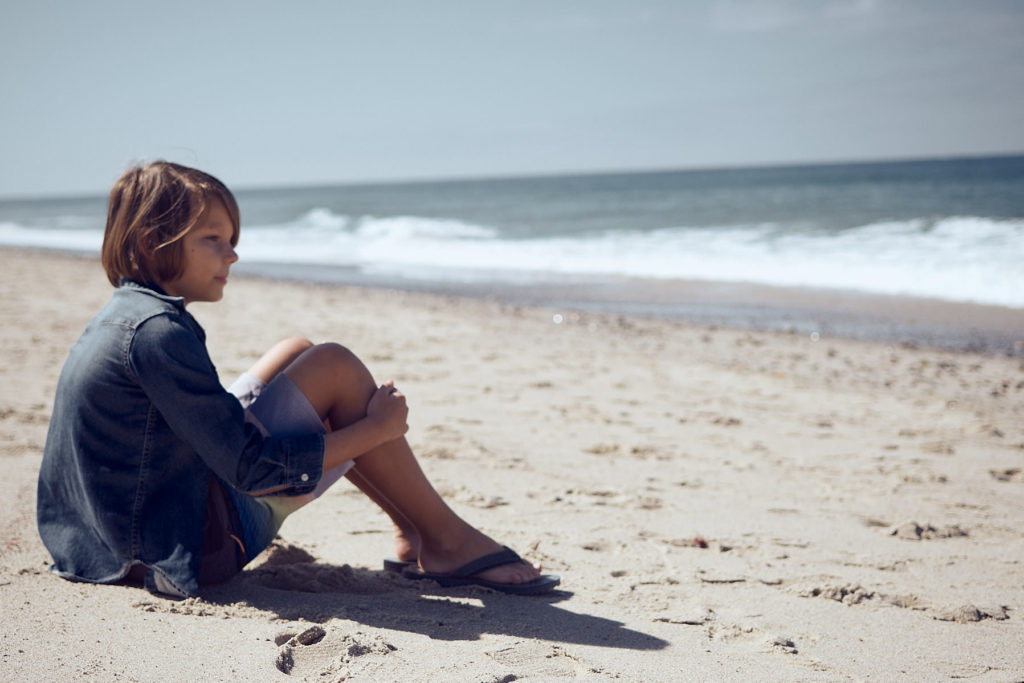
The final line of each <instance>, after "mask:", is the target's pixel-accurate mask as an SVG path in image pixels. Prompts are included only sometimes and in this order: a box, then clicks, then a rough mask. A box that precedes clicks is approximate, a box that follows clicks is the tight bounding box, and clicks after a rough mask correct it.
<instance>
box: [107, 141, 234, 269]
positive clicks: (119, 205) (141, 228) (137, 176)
mask: <svg viewBox="0 0 1024 683" xmlns="http://www.w3.org/2000/svg"><path fill="white" fill-rule="evenodd" d="M218 201H219V202H222V203H223V204H224V208H225V209H227V212H228V216H230V218H231V222H232V224H233V227H234V233H233V235H232V238H231V240H232V241H231V244H232V246H233V245H235V244H237V243H238V230H239V217H238V203H237V202H236V201H235V198H234V196H233V195H232V194H231V191H230V190H228V188H227V187H226V186H225V185H224V183H222V182H221V181H219V180H217V179H216V178H214V177H213V176H212V175H210V174H209V173H203V172H202V171H199V170H196V169H194V168H189V167H187V166H181V165H179V164H172V163H170V162H167V161H154V162H153V163H150V164H146V165H144V166H135V167H134V168H131V169H129V170H128V171H127V172H126V173H125V174H124V175H123V176H121V177H120V178H119V179H118V181H117V182H116V183H114V188H113V189H112V190H111V191H110V205H109V208H108V211H107V227H106V230H105V232H104V234H103V251H102V255H103V268H104V269H105V270H106V271H107V279H108V280H110V282H111V284H113V285H114V286H115V287H117V286H118V285H119V284H120V283H121V280H122V279H123V278H127V279H130V280H135V281H137V282H142V283H147V284H155V283H160V282H168V281H171V280H174V279H175V278H177V277H178V276H180V275H181V273H182V267H183V265H184V256H183V252H182V238H183V237H184V236H185V235H187V234H188V232H189V231H190V230H191V229H192V228H193V227H195V225H196V223H197V222H198V221H199V219H200V217H201V216H202V215H203V212H204V211H206V209H207V207H209V206H210V205H211V203H213V202H218Z"/></svg>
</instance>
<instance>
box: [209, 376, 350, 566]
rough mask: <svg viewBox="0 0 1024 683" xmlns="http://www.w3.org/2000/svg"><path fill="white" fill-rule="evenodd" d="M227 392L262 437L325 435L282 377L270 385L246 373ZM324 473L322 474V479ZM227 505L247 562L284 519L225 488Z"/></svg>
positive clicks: (335, 473)
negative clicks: (238, 527) (237, 524)
mask: <svg viewBox="0 0 1024 683" xmlns="http://www.w3.org/2000/svg"><path fill="white" fill-rule="evenodd" d="M228 391H229V392H231V393H232V394H234V395H235V396H237V397H238V400H239V402H241V404H242V407H243V408H245V419H246V422H250V423H252V424H253V425H255V426H256V427H257V428H258V429H259V430H260V432H262V433H263V435H264V436H276V437H289V436H300V435H303V434H326V433H327V430H326V429H325V428H324V425H323V422H322V421H321V420H320V416H319V415H317V412H316V409H315V408H313V406H312V405H311V404H310V402H309V400H308V399H307V398H306V395H305V394H303V393H302V390H300V389H299V388H298V387H297V386H295V383H294V382H293V381H292V380H291V378H289V377H288V376H287V375H285V374H284V373H281V374H279V375H278V376H277V377H275V378H274V379H273V380H272V381H271V382H270V384H265V383H264V382H263V381H261V380H260V379H258V378H256V377H253V376H252V375H250V374H249V373H243V374H242V376H241V377H239V378H238V379H237V380H236V381H235V383H234V384H232V385H231V386H230V387H228ZM351 467H352V463H351V462H350V463H346V465H345V466H343V467H339V468H335V469H334V470H331V472H330V475H331V476H329V477H327V476H325V477H324V478H323V480H322V481H321V485H318V486H317V490H316V491H314V494H313V495H314V497H316V496H319V495H320V493H322V492H323V490H324V489H326V487H327V486H329V485H330V484H332V483H334V482H335V481H337V480H338V479H339V478H340V477H341V476H342V475H344V474H345V472H347V471H348V470H349V469H350V468H351ZM326 474H328V473H325V475H326ZM224 489H225V490H226V491H227V492H228V495H229V496H230V498H231V502H232V503H233V504H234V506H235V510H236V511H237V512H238V517H239V520H240V521H241V524H242V542H243V543H244V544H245V552H246V555H247V556H248V559H249V560H252V559H253V558H254V557H256V556H257V555H259V554H260V553H261V552H262V551H263V550H264V549H265V548H266V547H267V546H269V545H270V543H271V542H272V541H273V540H274V537H275V536H276V535H277V532H278V530H279V529H280V528H281V524H282V523H283V522H284V516H283V515H282V514H281V513H280V512H278V513H277V514H275V508H274V507H272V506H271V505H270V504H269V503H268V502H267V501H266V499H265V498H256V497H253V496H249V495H246V494H245V493H241V492H240V491H236V490H235V489H234V488H232V487H231V486H225V487H224Z"/></svg>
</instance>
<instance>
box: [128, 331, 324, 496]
mask: <svg viewBox="0 0 1024 683" xmlns="http://www.w3.org/2000/svg"><path fill="white" fill-rule="evenodd" d="M126 351H127V357H126V363H127V365H128V368H127V369H128V371H129V372H130V373H131V374H133V375H134V377H135V379H136V381H137V382H138V383H139V385H140V386H141V387H142V389H143V391H145V392H146V395H147V396H148V397H149V400H150V401H152V403H153V406H154V407H155V408H156V409H157V410H158V411H160V414H161V415H162V416H163V418H164V420H165V421H166V422H167V424H168V426H170V428H171V430H172V431H173V432H174V433H175V434H176V435H177V436H178V437H179V438H180V439H182V440H183V441H185V442H186V443H188V444H189V445H190V446H191V447H192V448H193V449H194V450H195V451H196V453H198V454H199V457H201V458H202V459H203V461H204V462H206V464H207V465H208V466H209V467H210V469H212V470H213V471H214V472H215V473H216V474H217V475H218V476H219V477H221V478H222V479H223V480H224V481H226V482H228V484H230V485H231V486H234V487H235V488H236V489H238V490H239V491H242V492H245V493H248V494H250V495H264V494H269V493H279V494H284V495H299V494H303V493H308V492H309V491H312V490H313V488H314V487H315V486H316V483H317V481H318V480H319V479H320V476H321V474H322V470H323V458H324V439H323V436H322V435H320V434H310V435H304V436H298V437H289V438H283V439H279V438H273V437H264V436H263V435H262V434H261V433H260V431H259V430H258V429H257V428H256V427H255V426H253V425H252V424H248V423H246V421H245V413H244V411H243V410H242V406H241V404H240V403H239V402H238V399H237V398H235V397H234V396H232V395H231V394H229V393H228V392H227V391H226V390H225V389H224V387H223V386H222V385H221V383H220V380H219V379H218V377H217V371H216V370H215V368H214V366H213V362H212V361H211V360H210V357H209V354H208V353H207V351H206V345H205V344H204V343H203V342H202V341H201V340H200V338H199V337H198V335H197V333H196V332H195V331H194V330H192V329H191V327H190V326H189V324H188V323H187V322H186V321H185V320H182V319H180V318H179V317H177V316H172V315H158V316H154V317H153V318H150V319H148V320H146V321H145V322H143V323H142V324H141V325H140V326H139V327H138V329H137V330H136V333H135V335H134V336H133V338H132V341H131V344H130V347H129V348H128V349H127V350H126Z"/></svg>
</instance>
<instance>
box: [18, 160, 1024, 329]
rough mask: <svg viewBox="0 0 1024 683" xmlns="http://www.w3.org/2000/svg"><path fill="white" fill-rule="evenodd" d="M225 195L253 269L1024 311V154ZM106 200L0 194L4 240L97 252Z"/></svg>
mask: <svg viewBox="0 0 1024 683" xmlns="http://www.w3.org/2000/svg"><path fill="white" fill-rule="evenodd" d="M227 180H230V179H227ZM236 194H237V197H238V200H239V204H240V207H241V213H242V224H243V229H242V238H241V242H240V245H239V248H238V252H239V256H240V259H241V260H240V262H239V265H238V266H236V268H237V269H238V270H241V271H243V272H249V273H254V274H261V273H262V274H267V275H273V276H275V277H292V278H298V279H307V280H327V281H333V282H346V283H352V284H369V285H385V286H390V287H408V288H413V289H419V288H425V289H434V290H438V291H446V290H451V291H458V292H468V293H473V292H474V291H481V292H494V291H502V292H504V293H505V294H506V295H508V296H510V297H511V298H513V299H514V298H515V292H516V291H517V289H522V291H524V292H526V291H529V292H533V293H536V292H537V291H542V290H543V288H544V287H545V286H549V285H551V286H557V287H559V288H561V289H562V291H572V290H573V288H577V289H578V288H581V287H588V288H589V290H590V292H591V296H589V297H584V298H587V299H588V300H589V301H590V303H589V304H588V305H589V306H590V307H591V308H594V307H595V305H594V299H595V297H594V296H593V292H595V291H605V292H612V291H614V290H615V288H616V286H617V285H620V284H621V285H623V286H626V285H627V284H628V283H633V284H636V283H640V284H641V285H643V286H642V287H641V288H640V290H644V289H645V288H646V291H658V290H659V289H660V288H669V289H671V287H672V286H673V283H678V282H681V281H688V282H698V283H702V282H703V283H720V284H728V283H748V284H752V285H769V286H777V287H801V288H813V289H815V290H830V291H835V292H840V293H843V292H849V293H864V294H875V295H899V296H909V297H920V298H927V299H938V300H944V301H953V302H972V303H976V304H987V305H994V306H1001V307H1009V308H1013V309H1024V156H999V157H985V158H981V157H972V158H959V159H940V160H924V161H892V162H877V163H848V164H828V165H800V166H778V167H753V168H735V169H710V170H679V171H657V172H635V173H608V174H589V175H564V176H549V177H525V178H500V179H479V180H451V181H437V182H406V183H387V184H384V183H381V184H362V185H332V186H317V187H290V188H279V189H241V190H236ZM104 204H105V197H82V198H48V199H31V200H12V199H8V200H0V244H4V245H12V246H30V247H43V248H55V249H62V250H74V251H85V252H98V250H99V246H100V242H101V235H102V228H103V223H104V219H105V206H104ZM640 290H638V291H640ZM534 298H536V297H534ZM563 298H564V297H563ZM570 298H571V297H570ZM596 298H597V299H600V298H601V297H600V296H598V297H596ZM606 298H607V299H608V300H609V301H612V300H613V299H615V298H616V297H615V296H609V297H606ZM655 298H657V297H655ZM635 299H636V297H633V299H632V300H631V301H632V310H634V311H640V312H644V311H645V309H644V306H643V305H642V304H643V302H642V301H637V300H635ZM533 302H536V301H533ZM564 303H567V304H571V301H565V302H564ZM672 310H676V312H679V311H682V310H683V308H679V307H676V308H675V309H673V308H672V307H669V308H667V309H666V308H664V307H663V308H660V309H659V308H657V307H655V308H650V310H648V311H647V312H654V313H655V314H657V313H658V312H664V311H668V312H669V313H671V311H672ZM682 317H685V316H682Z"/></svg>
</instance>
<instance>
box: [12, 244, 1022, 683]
mask: <svg viewBox="0 0 1024 683" xmlns="http://www.w3.org/2000/svg"><path fill="white" fill-rule="evenodd" d="M110 291H111V288H110V286H109V284H108V283H107V282H106V280H105V278H104V275H103V272H102V269H101V268H100V266H99V264H98V263H97V262H96V260H95V259H92V258H82V257H70V256H62V255H57V254H47V253H42V252H32V251H16V250H0V293H2V296H0V321H2V325H0V348H2V352H3V360H4V363H3V365H2V367H0V463H2V470H0V471H2V473H3V476H2V477H0V496H2V497H3V499H4V500H6V501H7V503H6V504H5V505H3V506H0V596H2V604H3V619H2V625H0V653H2V658H3V659H2V662H3V663H2V669H0V678H2V679H4V680H17V681H38V680H60V681H79V680H103V681H109V680H119V681H136V680H137V681H149V680H204V681H238V680H252V681H288V680H308V681H337V680H441V681H443V680H457V681H493V682H498V681H513V680H517V681H522V680H536V681H542V680H552V679H561V678H581V679H584V680H604V679H618V680H626V681H650V680H730V681H731V680H735V681H749V680H768V681H846V680H851V681H859V680H875V681H901V680H906V681H921V680H930V681H934V680H952V679H967V680H971V681H1001V682H1010V681H1024V360H1022V359H1021V358H1019V357H1009V356H1007V355H994V354H993V355H981V354H975V353H968V352H954V351H943V350H932V349H929V348H926V347H920V348H912V347H909V346H906V345H900V344H898V343H895V344H894V343H883V342H870V341H855V340H847V339H837V338H832V337H831V336H829V335H828V334H816V335H815V336H813V337H812V336H811V335H808V334H804V333H801V332H799V331H797V332H793V333H786V332H752V331H744V330H733V329H727V328H723V327H717V328H716V327H705V326H697V325H688V324H685V323H681V322H673V321H666V320H654V319H646V318H634V317H627V316H618V315H611V314H599V313H574V312H572V311H569V310H560V309H554V308H544V307H525V306H516V305H512V304H510V303H507V302H502V301H489V300H474V299H465V298H457V297H446V296H440V295H436V294H428V293H410V292H401V291H391V290H380V289H377V290H375V289H357V288H349V287H341V286H326V285H304V284H298V283H290V282H274V281H269V280H259V279H254V278H249V277H235V278H233V279H232V281H231V283H230V285H229V286H228V289H227V294H226V296H225V299H224V301H223V302H221V303H219V304H199V305H196V306H194V307H192V309H190V310H193V309H194V310H193V313H194V314H195V315H196V317H197V319H199V321H200V322H201V323H202V324H203V326H204V327H205V329H206V331H207V335H208V345H209V348H210V352H211V355H212V357H213V359H214V362H215V363H216V364H217V367H218V370H219V372H220V374H221V378H222V380H223V381H224V382H225V383H228V382H230V381H231V379H233V378H234V376H236V375H237V374H238V373H240V372H241V371H243V370H244V369H245V368H246V367H248V366H249V365H250V364H251V363H252V362H253V361H254V360H255V359H256V358H257V357H258V356H259V355H260V354H261V353H262V351H264V350H265V349H266V348H267V347H269V346H270V345H271V344H272V343H273V342H275V341H276V340H278V339H280V338H282V337H285V336H291V335H302V336H306V337H309V338H310V339H313V340H314V341H327V340H332V341H338V342H341V343H343V344H345V345H346V346H348V347H350V348H351V349H352V350H354V351H355V352H356V353H357V354H358V355H359V356H360V357H362V358H363V359H364V360H365V361H366V363H367V364H368V366H369V367H370V369H371V370H372V371H373V372H374V374H375V376H376V377H377V378H378V379H380V380H384V379H388V378H393V379H394V380H395V382H396V385H397V386H399V387H400V388H401V389H402V390H403V391H404V392H405V393H406V395H407V396H408V400H409V404H410V410H411V412H410V432H409V436H408V438H409V441H410V443H411V444H412V445H413V448H414V449H415V451H416V452H417V453H418V455H419V456H420V458H421V461H422V464H423V467H424V469H425V470H426V472H427V474H428V476H429V477H430V478H431V480H432V481H433V482H434V484H435V486H436V487H437V488H438V489H439V490H440V491H441V492H442V493H443V494H444V495H445V496H446V497H447V498H448V500H449V501H450V502H451V503H452V505H453V507H454V508H455V509H456V510H457V511H458V512H459V513H460V514H462V515H463V516H464V517H466V518H467V519H468V520H470V521H471V522H473V523H475V524H476V525H478V526H480V527H481V528H482V529H483V530H485V531H486V532H488V533H489V534H491V535H492V536H494V537H495V538H497V539H499V540H500V541H502V542H504V543H506V544H508V545H509V546H511V547H513V548H515V549H516V550H518V551H519V552H520V553H521V554H523V555H524V556H526V557H528V558H530V559H532V560H535V561H539V562H541V563H543V564H544V566H545V569H546V571H550V572H552V573H557V574H560V575H561V576H562V585H561V586H560V590H558V591H556V592H555V593H553V594H550V595H547V596H541V597H532V598H524V597H515V596H507V595H503V594H498V593H494V592H489V591H485V590H483V589H459V590H456V589H442V588H439V587H436V585H434V586H431V585H423V583H420V582H411V581H407V580H405V579H403V578H401V577H400V576H397V575H394V574H391V573H386V572H384V571H382V569H381V561H382V559H383V558H385V557H387V556H389V555H391V543H390V529H389V526H388V524H387V522H386V518H385V517H384V515H383V514H382V513H380V512H379V511H378V510H377V509H376V508H375V507H374V506H373V505H372V504H371V503H369V502H368V501H367V500H366V499H365V498H363V497H362V495H361V494H359V493H358V492H357V491H356V490H355V489H354V488H353V487H351V486H349V485H348V484H347V483H346V482H342V483H341V484H339V485H338V486H336V487H335V488H334V489H332V490H331V491H330V492H328V494H327V495H325V496H324V498H323V499H322V500H320V501H319V502H318V503H317V504H316V505H312V506H309V507H307V508H305V509H303V510H301V511H300V512H299V513H297V514H296V515H294V516H293V517H292V518H290V519H289V520H288V522H287V523H286V524H285V526H284V528H283V529H282V530H281V537H280V538H279V541H278V543H277V544H276V545H275V546H274V547H272V548H271V549H270V551H268V552H267V553H265V554H264V555H263V556H261V557H260V558H258V560H257V561H256V562H255V563H254V564H253V565H251V566H250V567H249V568H247V570H246V571H244V572H243V573H242V574H241V575H240V576H238V577H236V578H234V579H232V580H231V581H229V582H227V583H225V584H223V585H220V586H217V587H213V588H210V589H208V590H207V591H205V593H204V595H203V596H202V597H201V598H194V599H188V600H183V601H174V600H167V599H162V598H159V597H156V596H154V595H151V594H149V593H147V592H146V591H144V590H142V589H139V588H133V587H124V586H95V585H89V584H81V583H71V582H67V581H63V580H61V579H58V578H56V577H54V576H52V575H50V574H49V573H48V572H47V571H46V568H47V566H48V565H49V562H50V560H49V557H48V555H47V553H46V550H45V549H44V547H43V546H42V544H41V542H40V541H39V538H38V535H37V533H36V528H35V486H36V473H37V470H38V465H39V461H40V456H41V451H42V447H43V443H44V440H45V436H46V427H47V422H48V419H49V414H50V408H51V404H52V399H53V392H54V389H55V386H56V382H57V376H58V373H59V371H60V367H61V365H62V363H63V361H64V358H65V356H66V353H67V349H68V347H69V346H70V345H71V344H72V343H74V341H75V339H76V338H77V337H78V335H79V334H80V332H81V329H82V327H83V326H84V324H85V323H86V322H87V320H88V319H89V318H90V317H92V315H93V314H94V313H95V312H96V311H97V310H98V309H99V308H100V307H101V306H102V305H103V304H104V303H106V301H107V300H108V298H109V296H110ZM815 305H819V304H817V303H816V304H815ZM965 310H966V309H965Z"/></svg>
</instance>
